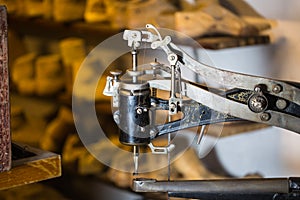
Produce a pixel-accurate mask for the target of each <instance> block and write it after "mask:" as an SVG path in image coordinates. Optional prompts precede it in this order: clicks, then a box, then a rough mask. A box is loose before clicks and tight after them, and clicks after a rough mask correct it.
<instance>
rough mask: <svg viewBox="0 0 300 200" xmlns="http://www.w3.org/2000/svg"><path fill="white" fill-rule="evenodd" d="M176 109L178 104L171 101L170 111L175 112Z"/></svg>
mask: <svg viewBox="0 0 300 200" xmlns="http://www.w3.org/2000/svg"><path fill="white" fill-rule="evenodd" d="M175 110H176V105H175V103H171V104H170V111H171V112H174V111H175Z"/></svg>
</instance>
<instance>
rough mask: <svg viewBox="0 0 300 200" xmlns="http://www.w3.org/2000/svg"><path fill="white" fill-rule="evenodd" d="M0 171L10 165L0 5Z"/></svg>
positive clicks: (0, 10)
mask: <svg viewBox="0 0 300 200" xmlns="http://www.w3.org/2000/svg"><path fill="white" fill-rule="evenodd" d="M0 98H1V100H0V172H2V171H7V170H9V169H10V167H11V137H10V105H9V75H8V51H7V14H6V8H5V7H4V6H0Z"/></svg>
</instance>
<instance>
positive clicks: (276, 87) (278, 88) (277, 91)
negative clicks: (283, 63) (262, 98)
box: [272, 84, 282, 94]
mask: <svg viewBox="0 0 300 200" xmlns="http://www.w3.org/2000/svg"><path fill="white" fill-rule="evenodd" d="M272 91H273V92H274V93H275V94H278V93H280V92H281V91H282V87H281V85H278V84H276V85H274V86H273V88H272Z"/></svg>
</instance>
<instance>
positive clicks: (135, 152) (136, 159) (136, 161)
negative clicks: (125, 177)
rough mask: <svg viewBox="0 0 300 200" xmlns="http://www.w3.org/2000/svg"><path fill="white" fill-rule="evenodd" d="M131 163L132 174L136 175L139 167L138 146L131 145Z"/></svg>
mask: <svg viewBox="0 0 300 200" xmlns="http://www.w3.org/2000/svg"><path fill="white" fill-rule="evenodd" d="M133 164H134V171H133V175H134V176H135V175H138V167H139V147H138V146H133Z"/></svg>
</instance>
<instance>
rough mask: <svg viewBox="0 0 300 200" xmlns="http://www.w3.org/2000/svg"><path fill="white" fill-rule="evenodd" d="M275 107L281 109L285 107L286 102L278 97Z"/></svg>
mask: <svg viewBox="0 0 300 200" xmlns="http://www.w3.org/2000/svg"><path fill="white" fill-rule="evenodd" d="M276 107H277V108H278V109H280V110H283V109H285V108H286V107H287V102H286V100H284V99H278V100H277V101H276Z"/></svg>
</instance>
